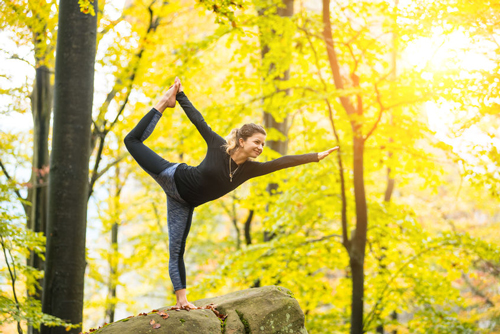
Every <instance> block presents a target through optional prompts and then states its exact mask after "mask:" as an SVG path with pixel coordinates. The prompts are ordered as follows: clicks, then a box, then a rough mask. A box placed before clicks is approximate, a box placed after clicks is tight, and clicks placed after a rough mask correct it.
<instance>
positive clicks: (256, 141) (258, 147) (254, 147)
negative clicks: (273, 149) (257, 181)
mask: <svg viewBox="0 0 500 334" xmlns="http://www.w3.org/2000/svg"><path fill="white" fill-rule="evenodd" d="M265 141H266V135H264V134H262V133H260V132H256V133H254V134H253V135H252V136H251V137H248V138H247V140H243V138H240V150H241V152H242V153H244V154H245V155H246V156H247V157H249V158H257V157H258V156H259V155H260V154H261V153H262V150H263V149H264V145H265V144H266V143H265Z"/></svg>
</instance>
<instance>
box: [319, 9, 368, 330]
mask: <svg viewBox="0 0 500 334" xmlns="http://www.w3.org/2000/svg"><path fill="white" fill-rule="evenodd" d="M322 14H323V38H324V40H325V44H326V51H327V55H328V61H329V64H330V69H331V71H332V76H333V81H334V84H335V87H336V88H337V89H339V90H343V89H344V82H343V79H342V76H341V73H340V64H339V62H338V58H337V54H336V52H335V45H334V43H333V39H332V30H331V23H330V0H323V13H322ZM351 78H352V79H353V86H355V87H356V86H359V78H358V77H357V75H356V73H351ZM356 98H357V99H356V100H357V105H356V106H355V105H354V103H353V102H352V101H351V97H348V96H340V97H339V100H340V103H341V105H342V107H343V108H344V110H345V111H346V114H347V116H348V118H349V120H350V122H351V127H352V133H353V180H354V199H355V203H356V230H355V232H354V234H353V236H352V239H351V240H350V242H348V243H345V246H346V248H347V252H348V254H349V259H350V266H351V272H352V302H351V334H362V333H363V327H364V324H363V308H364V302H363V297H364V261H365V249H366V233H367V227H368V210H367V204H366V194H365V182H364V175H363V174H364V163H363V154H364V145H365V138H364V137H363V131H362V130H363V129H362V124H363V123H362V122H363V120H362V118H363V104H362V97H361V96H360V95H358V96H356ZM346 234H347V231H343V235H346Z"/></svg>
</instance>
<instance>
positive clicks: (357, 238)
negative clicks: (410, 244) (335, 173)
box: [349, 133, 368, 334]
mask: <svg viewBox="0 0 500 334" xmlns="http://www.w3.org/2000/svg"><path fill="white" fill-rule="evenodd" d="M363 153H364V139H363V138H362V137H360V133H355V134H354V163H353V167H354V175H353V177H354V198H355V202H356V232H355V233H354V235H353V238H352V244H351V251H350V254H349V255H350V264H351V270H352V309H351V334H362V333H363V307H364V305H363V297H364V262H365V248H366V232H367V226H368V214H367V206H366V195H365V183H364V177H363Z"/></svg>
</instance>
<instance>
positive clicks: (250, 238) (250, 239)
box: [245, 210, 253, 245]
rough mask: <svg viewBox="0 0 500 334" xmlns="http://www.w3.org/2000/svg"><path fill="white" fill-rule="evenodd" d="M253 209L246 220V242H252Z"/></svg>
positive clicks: (249, 243) (248, 243)
mask: <svg viewBox="0 0 500 334" xmlns="http://www.w3.org/2000/svg"><path fill="white" fill-rule="evenodd" d="M252 218H253V210H250V211H248V217H247V220H245V243H246V244H247V245H251V244H252V235H251V234H250V227H251V225H252Z"/></svg>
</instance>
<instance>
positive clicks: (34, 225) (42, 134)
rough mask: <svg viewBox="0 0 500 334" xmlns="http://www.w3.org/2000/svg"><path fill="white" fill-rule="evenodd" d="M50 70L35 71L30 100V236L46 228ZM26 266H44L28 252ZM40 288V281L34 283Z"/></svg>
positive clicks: (31, 331) (31, 332)
mask: <svg viewBox="0 0 500 334" xmlns="http://www.w3.org/2000/svg"><path fill="white" fill-rule="evenodd" d="M50 75H51V73H50V70H49V69H48V68H47V67H46V66H39V67H38V68H37V69H36V76H35V85H34V87H33V93H32V96H31V102H32V107H31V110H32V113H33V132H34V133H33V137H34V138H33V146H34V147H33V160H32V168H33V172H32V177H31V180H32V182H33V187H32V197H31V215H29V216H30V219H29V221H28V228H29V229H31V230H32V231H34V232H42V233H43V234H44V235H45V234H46V228H47V181H48V172H49V131H50V115H51V109H52V86H51V84H50ZM28 264H29V265H30V266H32V267H33V268H35V269H37V270H40V271H43V270H44V266H45V263H44V261H43V259H42V258H41V257H39V256H38V255H37V254H36V253H35V252H33V251H32V252H30V257H29V260H28ZM38 283H39V284H40V287H42V286H43V279H40V280H39V281H38ZM32 297H33V298H35V299H37V300H40V301H41V300H42V291H41V288H40V289H39V288H37V289H36V292H35V294H34V295H33V296H32ZM28 333H29V334H37V333H39V330H37V329H34V328H33V327H32V326H29V327H28Z"/></svg>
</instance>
